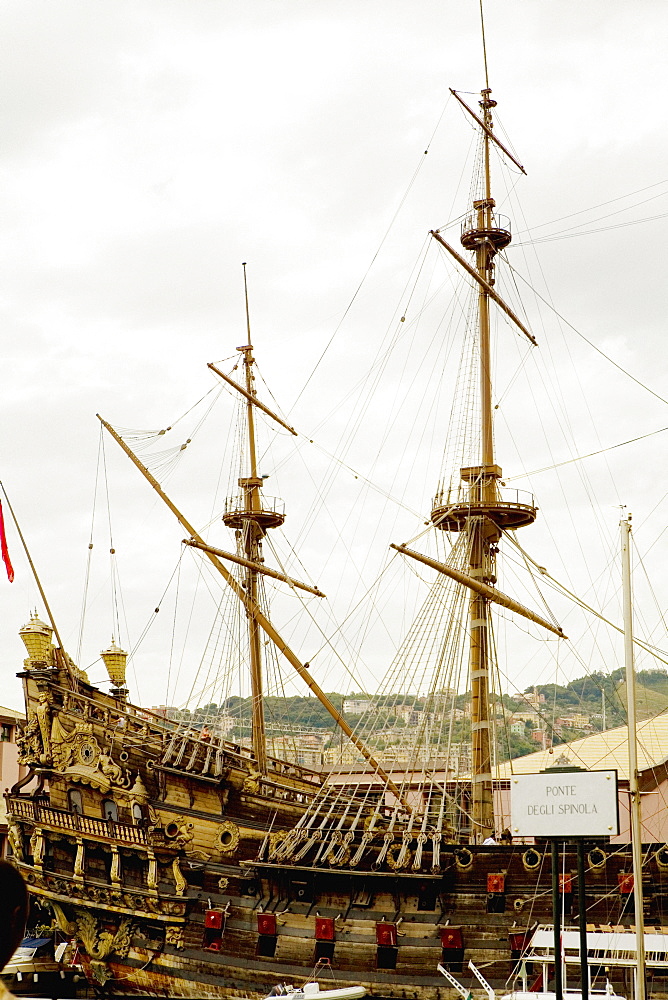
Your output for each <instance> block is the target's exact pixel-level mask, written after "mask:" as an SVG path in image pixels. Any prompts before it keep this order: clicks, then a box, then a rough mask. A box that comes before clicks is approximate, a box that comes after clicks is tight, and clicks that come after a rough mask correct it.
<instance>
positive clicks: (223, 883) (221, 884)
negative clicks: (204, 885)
mask: <svg viewBox="0 0 668 1000" xmlns="http://www.w3.org/2000/svg"><path fill="white" fill-rule="evenodd" d="M229 884H230V880H229V879H228V878H219V879H218V888H219V889H220V891H221V892H225V890H226V889H227V887H228V885H229Z"/></svg>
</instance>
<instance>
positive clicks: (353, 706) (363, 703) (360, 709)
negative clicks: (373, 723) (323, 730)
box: [343, 698, 373, 715]
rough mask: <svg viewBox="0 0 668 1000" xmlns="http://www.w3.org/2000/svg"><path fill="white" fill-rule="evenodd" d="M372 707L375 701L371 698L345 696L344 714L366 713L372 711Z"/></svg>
mask: <svg viewBox="0 0 668 1000" xmlns="http://www.w3.org/2000/svg"><path fill="white" fill-rule="evenodd" d="M372 708H373V702H372V700H371V698H344V700H343V714H344V715H364V713H365V712H370V711H371V709H372Z"/></svg>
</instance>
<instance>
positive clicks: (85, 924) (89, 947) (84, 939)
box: [74, 908, 133, 961]
mask: <svg viewBox="0 0 668 1000" xmlns="http://www.w3.org/2000/svg"><path fill="white" fill-rule="evenodd" d="M74 912H75V915H74V920H75V922H76V927H77V929H76V936H77V937H78V938H79V940H80V941H81V943H82V944H83V946H84V948H85V949H86V953H87V954H88V955H89V956H90V958H91V959H97V960H98V961H102V960H103V959H105V958H107V957H108V956H109V955H111V954H114V955H118V957H119V958H127V955H128V952H129V950H130V941H131V939H132V930H133V927H132V921H131V920H130V918H129V917H123V918H122V920H121V921H120V923H119V925H118V928H117V930H116V931H115V933H113V934H112V932H111V931H102V930H100V923H99V920H98V919H97V917H95V916H94V914H92V913H91V912H90V910H80V909H79V908H77V909H76V910H75V911H74Z"/></svg>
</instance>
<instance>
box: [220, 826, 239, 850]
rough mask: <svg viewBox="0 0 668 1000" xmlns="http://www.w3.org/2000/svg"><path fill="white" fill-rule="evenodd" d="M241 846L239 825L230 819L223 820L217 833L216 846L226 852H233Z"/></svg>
mask: <svg viewBox="0 0 668 1000" xmlns="http://www.w3.org/2000/svg"><path fill="white" fill-rule="evenodd" d="M238 846H239V827H238V826H237V824H236V823H233V822H232V821H231V820H229V819H225V820H223V822H222V823H221V824H220V826H219V827H218V833H217V834H216V847H217V848H218V849H219V850H220V851H222V852H223V853H224V854H231V853H232V851H236V849H237V847H238Z"/></svg>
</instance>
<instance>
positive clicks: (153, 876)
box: [146, 851, 158, 902]
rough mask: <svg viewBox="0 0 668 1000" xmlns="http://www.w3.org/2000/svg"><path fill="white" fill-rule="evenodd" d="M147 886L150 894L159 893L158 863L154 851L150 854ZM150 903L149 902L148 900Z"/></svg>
mask: <svg viewBox="0 0 668 1000" xmlns="http://www.w3.org/2000/svg"><path fill="white" fill-rule="evenodd" d="M146 886H147V888H148V890H149V892H153V893H156V894H157V892H158V862H157V861H156V859H155V854H154V853H153V851H149V852H148V874H147V876H146ZM147 902H148V900H147Z"/></svg>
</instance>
